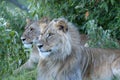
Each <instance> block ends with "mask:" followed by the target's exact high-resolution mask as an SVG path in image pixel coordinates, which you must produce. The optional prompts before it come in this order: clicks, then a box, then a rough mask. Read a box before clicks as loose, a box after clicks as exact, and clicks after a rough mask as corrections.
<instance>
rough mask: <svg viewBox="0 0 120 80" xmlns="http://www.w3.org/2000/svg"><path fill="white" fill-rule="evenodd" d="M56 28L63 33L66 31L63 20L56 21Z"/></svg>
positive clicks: (66, 27) (65, 24)
mask: <svg viewBox="0 0 120 80" xmlns="http://www.w3.org/2000/svg"><path fill="white" fill-rule="evenodd" d="M57 27H58V29H59V30H62V31H63V32H67V31H68V26H67V23H66V22H65V21H64V20H58V21H57Z"/></svg>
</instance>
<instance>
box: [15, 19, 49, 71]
mask: <svg viewBox="0 0 120 80" xmlns="http://www.w3.org/2000/svg"><path fill="white" fill-rule="evenodd" d="M26 22H27V25H26V27H25V31H24V32H23V35H22V36H21V40H22V43H23V44H24V47H26V48H31V47H32V53H31V54H30V58H29V59H28V61H27V62H26V63H25V64H23V65H22V66H21V67H20V68H18V69H17V70H15V71H14V73H19V72H20V71H22V70H25V69H33V68H34V67H35V64H37V63H38V61H39V55H38V53H39V52H38V49H37V47H36V46H35V45H34V44H33V43H35V42H36V39H37V38H38V37H39V35H40V32H41V31H42V29H44V28H45V27H46V25H47V24H48V23H49V22H50V20H49V18H47V17H44V18H42V19H41V20H38V21H32V20H29V19H26Z"/></svg>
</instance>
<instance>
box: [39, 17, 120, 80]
mask: <svg viewBox="0 0 120 80" xmlns="http://www.w3.org/2000/svg"><path fill="white" fill-rule="evenodd" d="M53 32H54V33H53ZM49 33H53V35H54V36H50V37H48V36H47V35H48V34H49ZM79 36H80V35H79V33H78V31H77V29H76V27H74V25H72V24H71V23H69V22H68V21H67V20H65V19H63V18H58V19H55V20H53V21H51V22H50V23H49V25H48V27H47V28H46V30H45V31H44V32H43V35H41V37H40V42H39V43H38V44H42V48H41V47H39V45H38V49H39V52H40V51H41V49H42V50H46V51H48V50H49V51H50V54H49V55H47V56H45V57H44V58H40V61H39V65H38V78H37V80H112V78H113V77H114V76H116V77H120V50H110V49H97V48H86V47H83V46H81V45H80V37H79ZM52 41H53V42H52ZM58 45H60V46H58ZM52 48H55V49H56V50H57V51H54V49H53V50H52V51H51V49H52ZM43 53H44V52H43ZM43 53H41V52H40V53H39V54H41V55H44V54H43ZM40 57H41V56H40Z"/></svg>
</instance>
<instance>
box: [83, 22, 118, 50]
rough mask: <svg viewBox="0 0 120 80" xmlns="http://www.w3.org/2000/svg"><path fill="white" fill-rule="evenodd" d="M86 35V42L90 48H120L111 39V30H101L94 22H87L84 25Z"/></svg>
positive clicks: (114, 40)
mask: <svg viewBox="0 0 120 80" xmlns="http://www.w3.org/2000/svg"><path fill="white" fill-rule="evenodd" d="M85 28H86V31H87V32H86V33H87V34H88V36H89V38H90V40H89V41H88V42H87V43H88V44H89V45H90V47H101V48H120V45H119V44H118V42H117V40H116V39H114V38H112V37H111V30H103V28H102V27H101V26H100V27H99V26H98V25H97V23H96V22H95V20H89V21H88V22H87V23H86V24H85Z"/></svg>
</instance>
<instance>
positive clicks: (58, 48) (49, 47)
mask: <svg viewBox="0 0 120 80" xmlns="http://www.w3.org/2000/svg"><path fill="white" fill-rule="evenodd" d="M39 38H40V39H39V43H37V45H38V50H39V54H40V56H41V57H42V58H46V59H47V58H52V59H64V58H65V57H66V56H68V55H69V54H70V52H71V37H70V34H69V26H68V22H67V20H65V19H64V18H58V19H54V20H52V21H51V22H50V23H49V24H48V26H47V27H46V29H44V31H43V32H42V33H41V35H40V36H39Z"/></svg>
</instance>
